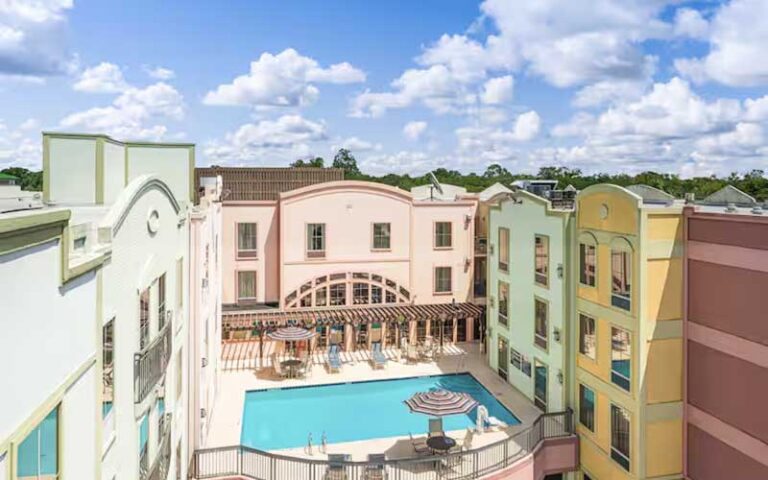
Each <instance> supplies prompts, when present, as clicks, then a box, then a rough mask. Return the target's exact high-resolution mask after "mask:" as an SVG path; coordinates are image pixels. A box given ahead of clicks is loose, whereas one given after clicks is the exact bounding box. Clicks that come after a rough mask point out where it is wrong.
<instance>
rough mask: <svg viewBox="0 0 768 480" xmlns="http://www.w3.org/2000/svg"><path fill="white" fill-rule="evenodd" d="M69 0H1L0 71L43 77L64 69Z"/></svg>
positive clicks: (68, 61) (67, 61) (67, 62)
mask: <svg viewBox="0 0 768 480" xmlns="http://www.w3.org/2000/svg"><path fill="white" fill-rule="evenodd" d="M72 6H73V2H72V0H3V1H0V75H6V76H12V77H38V78H40V77H46V76H50V75H57V74H62V73H67V72H68V71H69V69H70V68H71V62H72V57H71V55H70V54H69V53H68V52H67V41H66V16H65V14H66V12H67V11H68V10H70V9H71V8H72Z"/></svg>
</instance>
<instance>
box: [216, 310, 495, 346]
mask: <svg viewBox="0 0 768 480" xmlns="http://www.w3.org/2000/svg"><path fill="white" fill-rule="evenodd" d="M481 314H482V308H481V307H479V306H478V305H475V304H472V303H440V304H429V305H411V304H394V305H391V304H390V305H366V306H340V307H328V308H314V309H292V310H249V311H229V312H222V323H223V332H222V333H223V337H224V339H225V340H227V339H229V338H230V337H231V336H232V334H233V333H235V332H253V331H254V330H270V329H274V328H278V327H282V326H285V325H295V326H301V327H304V328H314V327H318V326H338V325H352V326H358V325H362V324H373V323H386V324H391V323H395V322H397V323H401V322H405V321H412V320H415V321H440V320H442V321H447V320H460V319H466V318H474V319H477V318H479V317H480V315H481Z"/></svg>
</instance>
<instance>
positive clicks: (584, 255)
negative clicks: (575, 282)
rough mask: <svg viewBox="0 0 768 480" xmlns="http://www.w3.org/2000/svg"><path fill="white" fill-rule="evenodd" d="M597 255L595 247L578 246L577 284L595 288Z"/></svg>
mask: <svg viewBox="0 0 768 480" xmlns="http://www.w3.org/2000/svg"><path fill="white" fill-rule="evenodd" d="M596 264H597V255H596V252H595V246H594V245H590V244H588V243H580V244H579V283H581V284H582V285H587V286H589V287H594V286H595V266H596Z"/></svg>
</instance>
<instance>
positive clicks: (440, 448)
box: [427, 435, 456, 453]
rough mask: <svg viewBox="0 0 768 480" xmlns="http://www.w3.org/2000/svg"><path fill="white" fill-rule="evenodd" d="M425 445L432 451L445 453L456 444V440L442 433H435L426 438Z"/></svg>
mask: <svg viewBox="0 0 768 480" xmlns="http://www.w3.org/2000/svg"><path fill="white" fill-rule="evenodd" d="M427 446H428V447H429V448H431V449H432V450H434V451H437V452H440V453H445V452H447V451H448V450H450V449H452V448H453V447H455V446H456V440H454V439H452V438H451V437H446V436H444V435H436V436H434V437H429V438H428V439H427Z"/></svg>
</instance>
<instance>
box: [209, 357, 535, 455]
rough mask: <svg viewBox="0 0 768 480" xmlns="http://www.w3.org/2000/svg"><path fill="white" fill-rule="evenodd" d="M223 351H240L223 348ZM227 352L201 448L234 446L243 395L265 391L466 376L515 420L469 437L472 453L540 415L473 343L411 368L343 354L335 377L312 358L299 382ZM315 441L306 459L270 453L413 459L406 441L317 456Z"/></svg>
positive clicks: (332, 448)
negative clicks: (516, 421) (375, 365)
mask: <svg viewBox="0 0 768 480" xmlns="http://www.w3.org/2000/svg"><path fill="white" fill-rule="evenodd" d="M227 348H229V349H231V348H246V347H245V346H242V345H241V346H239V347H233V346H232V345H227ZM227 348H225V349H224V354H223V357H224V359H223V365H224V369H223V372H222V374H221V378H220V385H219V393H218V398H217V400H216V405H215V407H214V409H213V412H211V413H212V414H211V416H210V426H209V429H208V434H207V439H206V444H205V447H206V448H213V447H223V446H231V445H239V444H240V431H241V423H242V416H243V404H244V401H245V392H247V391H249V390H259V389H267V388H286V387H296V386H309V385H325V384H332V383H344V382H358V381H366V380H386V379H396V378H407V377H416V376H424V375H441V374H451V373H463V372H469V373H471V374H472V375H473V376H474V377H475V378H476V379H477V380H478V381H479V382H480V383H481V384H482V385H483V386H484V387H485V388H487V389H488V390H489V391H490V392H491V393H492V394H493V396H494V397H496V398H497V399H498V400H499V401H500V402H501V403H502V404H503V405H504V406H505V407H507V408H508V409H509V410H510V411H512V413H514V414H515V416H517V418H519V419H520V421H521V424H520V425H514V426H510V427H505V428H496V429H494V430H493V431H489V432H485V433H483V434H475V435H474V436H473V440H472V448H477V447H481V446H483V445H487V444H490V443H493V442H496V441H498V440H501V439H503V438H505V437H507V436H509V435H513V434H515V433H517V432H519V431H521V430H523V429H526V428H528V427H529V426H530V425H531V424H532V423H533V421H534V420H536V418H537V417H538V416H539V415H540V414H541V413H542V412H541V411H540V410H538V409H537V408H536V407H535V406H534V405H533V402H531V401H530V400H529V399H528V398H526V397H525V396H524V395H523V394H522V393H520V392H519V391H517V390H516V389H515V388H513V387H512V386H511V385H510V384H508V383H507V382H505V381H504V380H502V379H501V378H500V377H499V376H498V375H497V374H496V372H494V371H493V370H491V369H490V368H489V367H488V366H487V364H486V362H485V356H484V355H483V354H481V353H480V352H479V345H478V344H457V345H449V346H446V347H445V349H444V353H443V355H442V356H440V358H439V359H438V360H437V361H432V362H419V363H416V364H407V363H406V362H405V359H402V360H401V359H399V350H397V349H391V350H389V349H388V350H386V351H385V352H384V353H385V355H386V356H387V357H388V358H389V361H388V362H387V366H386V367H385V368H383V369H377V370H374V369H373V368H372V367H371V363H370V356H369V352H367V351H361V352H352V353H349V352H344V353H343V354H342V360H343V362H344V363H343V366H342V368H341V371H340V372H338V373H329V372H328V371H327V370H326V368H325V356H324V355H316V356H314V358H313V364H314V365H313V368H312V371H311V373H310V374H309V375H308V376H307V378H304V379H279V378H277V377H276V375H275V374H274V372H273V371H272V368H271V367H265V368H263V369H255V368H253V366H252V364H248V363H246V364H243V363H242V362H240V361H237V362H235V361H231V360H227V358H230V356H229V355H228V352H227ZM424 427H425V431H426V427H427V417H426V416H425V417H424ZM465 434H466V430H458V431H454V432H448V435H450V436H452V437H454V438H456V439H457V441H459V442H461V441H462V440H463V439H464V436H465ZM319 441H320V439H314V443H315V445H314V448H313V450H312V453H311V454H310V453H309V452H308V451H307V449H306V447H303V448H293V449H286V450H278V451H275V453H281V454H286V455H291V456H297V457H304V458H315V459H325V458H326V456H325V454H324V453H346V454H350V455H352V458H353V460H365V459H366V457H367V455H368V454H369V453H386V454H387V457H388V458H403V457H411V456H413V450H412V448H411V445H410V441H409V439H408V437H407V436H406V437H390V438H380V439H373V440H362V441H356V442H345V443H335V444H329V445H328V448H327V451H326V452H324V453H321V452H320V448H319V446H318V443H319Z"/></svg>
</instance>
